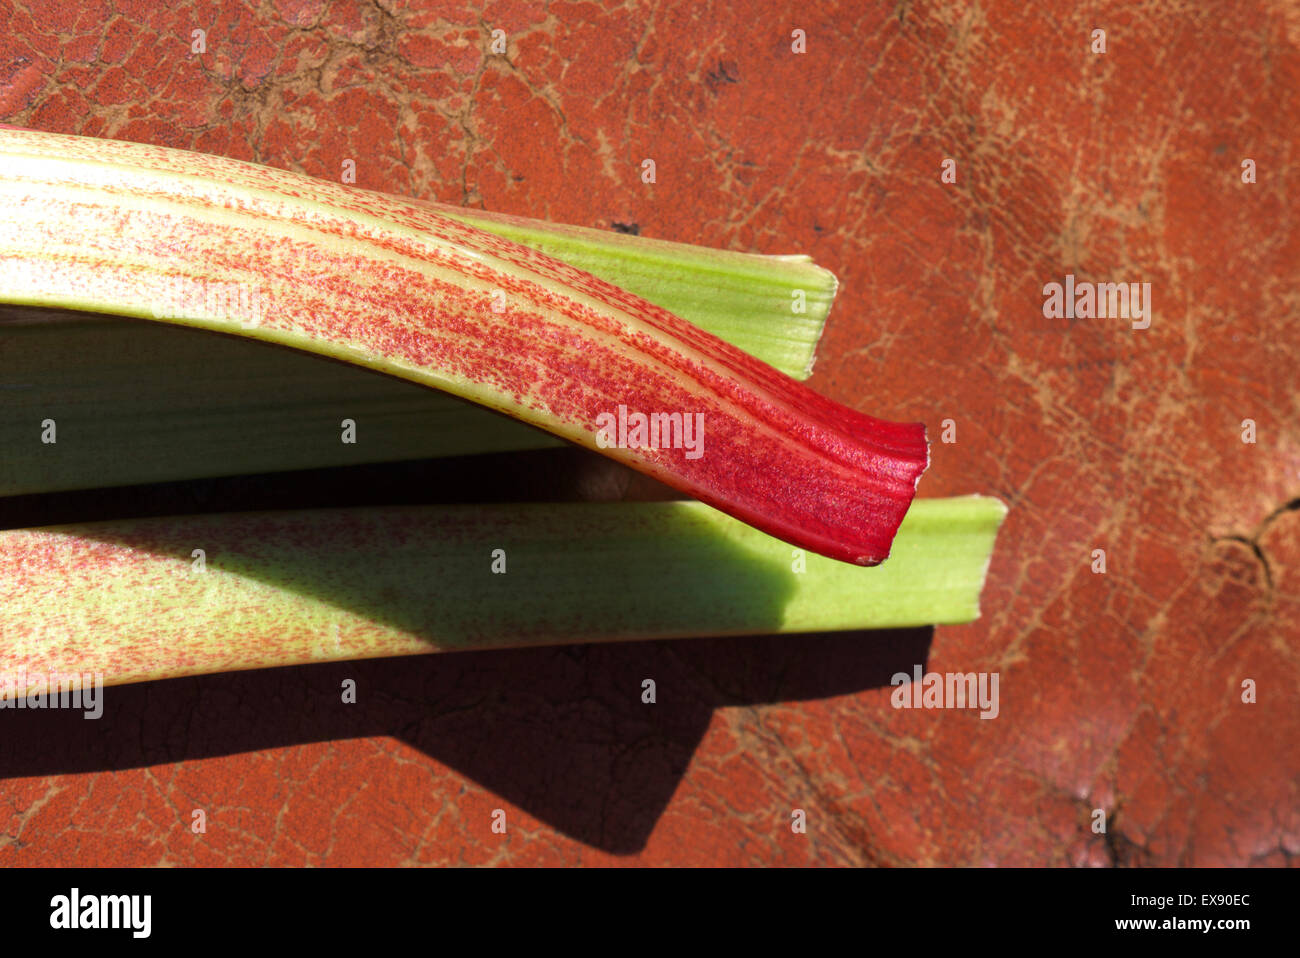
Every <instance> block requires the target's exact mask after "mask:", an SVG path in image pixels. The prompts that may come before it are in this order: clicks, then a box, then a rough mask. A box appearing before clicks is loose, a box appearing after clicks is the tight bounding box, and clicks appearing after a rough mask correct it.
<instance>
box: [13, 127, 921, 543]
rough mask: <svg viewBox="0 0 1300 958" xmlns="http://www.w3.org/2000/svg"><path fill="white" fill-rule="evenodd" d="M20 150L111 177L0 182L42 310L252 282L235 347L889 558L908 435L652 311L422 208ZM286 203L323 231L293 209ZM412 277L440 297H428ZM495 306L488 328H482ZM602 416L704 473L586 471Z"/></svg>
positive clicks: (914, 430)
mask: <svg viewBox="0 0 1300 958" xmlns="http://www.w3.org/2000/svg"><path fill="white" fill-rule="evenodd" d="M30 143H35V144H36V148H38V149H52V148H57V151H58V152H57V154H55V155H57V156H59V157H75V158H77V159H81V160H86V161H91V162H95V163H101V162H106V161H111V162H115V163H118V164H125V166H124V167H123V169H124V172H123V173H122V175H121V176H119V177H116V178H115V179H114V181H113V182H112V183H109V184H107V185H105V184H97V185H96V186H95V187H94V188H93V191H92V192H90V193H86V192H70V191H69V190H68V189H67V187H69V186H75V184H76V182H79V181H80V176H81V171H80V170H79V169H67V168H63V167H60V166H57V165H54V166H51V167H50V172H49V174H48V175H46V174H44V173H33V172H32V171H30V170H28V171H26V172H24V171H22V170H18V171H12V172H11V171H0V184H2V183H3V181H4V180H6V179H7V180H10V181H11V182H13V181H21V186H22V188H23V189H28V190H30V191H31V197H32V198H33V202H30V203H25V204H24V209H23V211H22V212H23V216H22V218H21V219H20V220H18V223H17V232H18V234H19V235H18V236H17V237H16V238H14V239H13V240H12V242H14V243H16V244H19V245H21V246H24V247H26V248H27V249H28V250H30V251H31V252H30V255H31V256H32V258H33V259H35V260H37V261H42V260H45V259H50V260H52V261H55V262H60V263H62V264H63V265H64V266H65V267H66V270H67V272H65V273H58V274H56V276H55V277H54V278H51V279H49V280H43V282H46V283H47V284H48V285H47V286H46V287H43V288H42V290H41V291H42V292H45V291H46V290H47V289H53V290H54V291H55V293H56V294H57V293H58V292H59V291H60V290H63V291H67V292H69V293H73V292H79V291H80V290H82V289H83V288H85V287H86V286H87V285H93V286H94V288H97V289H102V288H105V287H107V286H111V285H112V284H113V283H116V284H117V289H116V292H114V293H113V294H112V295H110V296H109V297H108V299H107V300H106V301H103V302H100V303H99V304H98V305H99V306H100V307H101V308H104V309H106V310H109V311H112V310H114V309H118V310H120V311H124V312H132V311H133V309H134V311H136V312H138V311H139V307H138V305H137V304H138V302H139V300H140V297H141V296H147V295H148V294H149V292H150V290H153V291H154V292H156V291H158V290H159V289H161V286H160V285H159V284H161V283H163V282H164V281H165V279H166V277H168V276H171V277H175V276H187V277H192V278H193V279H195V280H196V281H203V280H205V279H207V280H209V281H213V282H228V281H232V280H233V279H235V278H240V279H241V281H247V278H248V277H249V276H250V275H251V276H252V277H255V280H254V281H255V282H256V283H257V284H258V285H259V286H260V289H261V292H262V295H263V296H264V297H265V299H266V301H267V302H268V303H269V304H270V308H269V310H268V313H267V316H266V317H265V319H264V321H263V322H262V323H261V324H260V326H259V327H258V328H257V330H256V331H252V332H250V331H246V330H245V331H243V332H245V334H248V335H254V336H257V337H259V338H268V339H273V340H277V341H281V342H288V343H289V344H290V345H295V346H299V347H308V348H320V347H324V348H326V349H330V350H333V351H334V352H335V354H340V352H341V354H342V358H350V359H352V360H353V361H359V362H363V363H364V362H365V360H366V358H367V357H375V356H378V357H382V359H383V360H384V361H386V362H388V363H391V364H393V365H394V366H395V367H396V368H390V369H388V370H387V371H390V372H394V373H395V374H397V375H406V376H407V377H408V378H413V379H416V380H417V381H424V382H426V383H427V384H430V385H438V386H447V387H448V388H450V389H451V390H452V391H458V390H457V388H456V387H457V386H458V385H459V386H469V387H471V388H472V387H479V388H487V389H488V390H490V395H488V396H486V397H485V396H482V395H480V396H476V397H471V398H475V399H476V401H481V402H483V403H484V404H485V405H489V406H491V407H492V408H495V409H498V410H499V411H501V412H504V413H506V414H508V415H511V416H514V417H516V418H519V419H522V420H524V421H526V422H530V423H532V424H534V425H537V426H540V427H542V428H546V429H548V430H550V431H553V432H556V433H557V434H559V435H562V436H564V437H565V438H568V439H571V440H574V441H577V442H580V443H582V444H584V445H586V446H588V447H590V448H592V449H596V450H597V451H600V452H602V453H604V454H606V455H608V456H610V457H611V458H614V459H617V460H620V461H623V462H625V463H627V464H629V465H632V466H633V467H635V468H637V469H639V470H641V471H643V472H645V473H647V474H649V475H651V476H654V477H656V478H658V479H660V480H662V481H663V482H666V483H668V484H669V485H671V486H673V487H675V488H677V489H679V490H681V491H682V492H685V493H688V494H690V495H692V496H695V497H696V498H698V499H700V500H702V501H704V502H707V503H709V504H711V505H713V506H715V507H717V508H719V509H721V510H722V511H724V512H727V513H729V514H731V515H733V516H735V517H737V518H739V519H741V520H743V521H745V522H747V523H749V524H751V525H753V526H755V527H757V528H759V529H762V530H763V531H765V532H767V533H769V534H771V535H773V536H776V537H778V538H781V539H784V540H786V541H788V542H790V543H792V544H793V545H796V546H799V547H802V548H806V549H809V550H811V551H814V552H817V553H820V554H823V555H827V556H830V557H832V558H836V559H840V560H843V561H848V562H853V563H857V564H860V565H874V564H877V563H879V562H880V561H882V560H884V559H885V558H886V557H887V556H888V554H889V548H890V544H891V542H892V541H893V537H894V535H895V533H896V532H897V529H898V525H899V523H900V522H901V521H902V518H903V516H904V514H905V513H906V511H907V508H908V506H909V505H910V504H911V500H912V498H913V496H914V494H915V490H916V483H917V481H918V480H919V478H920V476H921V474H922V472H924V470H925V468H926V466H927V464H928V448H927V444H926V439H925V429H924V426H923V425H922V424H920V423H893V422H888V421H885V420H881V419H876V418H874V417H871V416H867V415H865V414H863V413H859V412H857V411H855V410H853V409H850V408H849V407H847V406H843V405H840V404H838V403H835V402H832V401H830V400H828V399H826V398H824V397H822V396H820V395H818V394H817V393H815V392H813V391H812V390H810V389H808V388H807V387H806V386H804V385H802V384H801V383H799V382H797V381H795V380H793V379H791V378H790V377H788V376H786V375H784V374H783V373H780V372H779V371H777V370H775V369H773V368H772V367H770V366H768V365H767V364H765V363H762V362H760V361H758V360H756V359H754V358H753V357H751V356H749V355H748V354H746V353H744V352H742V351H741V350H739V349H737V348H735V347H733V346H731V345H730V344H728V343H726V342H724V341H723V340H721V339H718V338H717V337H715V336H712V335H711V334H708V333H706V332H704V331H702V330H700V329H698V328H697V327H695V326H692V325H691V324H689V323H687V322H685V321H684V320H682V319H680V318H679V317H677V316H675V315H673V314H672V313H669V312H668V311H666V310H664V309H662V308H660V307H657V306H654V305H652V304H650V303H648V302H646V301H645V300H642V299H640V298H639V297H636V296H634V295H632V294H630V293H628V292H626V291H624V290H622V289H619V288H618V287H615V286H613V285H611V284H609V283H607V282H605V281H603V280H600V279H598V278H596V277H594V276H592V275H591V274H589V273H585V272H582V271H580V270H577V269H575V268H573V267H571V266H568V265H566V264H564V263H562V262H560V261H558V260H555V259H553V258H551V257H548V256H546V255H544V254H542V253H540V252H537V251H536V250H533V249H530V248H528V247H524V246H521V245H519V244H516V243H513V242H510V241H509V240H506V239H503V238H501V237H498V236H496V235H494V234H490V233H487V232H484V231H482V230H478V229H476V228H474V227H471V226H467V225H464V224H461V223H457V222H455V221H453V220H450V219H447V218H446V217H444V216H441V215H440V214H438V213H437V212H435V211H434V210H432V209H429V208H428V207H424V206H420V205H416V204H412V203H408V202H406V201H403V200H400V199H396V198H393V197H386V196H382V195H380V194H376V193H370V192H367V191H362V190H357V189H352V188H348V187H345V186H341V185H337V184H332V183H328V182H324V181H319V180H312V179H309V178H306V177H302V176H297V175H296V174H288V173H283V172H280V171H273V170H269V169H267V168H263V167H256V166H252V165H250V164H244V163H238V162H236V161H231V160H226V159H222V158H218V157H208V156H203V155H200V154H193V153H188V152H183V151H176V150H167V149H163V148H158V147H146V146H141V145H137V144H122V143H107V142H97V141H94V140H89V139H83V138H74V137H62V136H54V135H50V134H32V133H24V132H16V133H9V132H6V133H3V134H0V151H5V150H13V151H15V152H18V151H22V150H23V149H24V148H26V147H27V144H30ZM156 173H164V174H175V173H181V174H186V175H188V176H190V177H193V179H190V180H187V181H179V180H176V179H175V178H174V177H170V178H169V177H161V178H160V177H158V176H157V175H155V174H156ZM15 195H16V194H11V195H10V197H9V202H11V203H14V202H18V200H16V199H15ZM300 198H308V199H310V200H312V201H313V202H315V203H319V204H322V206H323V207H324V208H325V209H324V211H322V210H321V209H318V208H312V207H303V206H300V205H294V203H293V202H292V201H293V200H296V199H300ZM285 200H289V201H290V202H285ZM145 203H147V204H150V205H148V206H145V205H142V204H145ZM159 203H161V204H162V206H161V207H159V206H158V204H159ZM223 208H224V209H233V210H235V211H237V213H238V214H239V219H238V220H237V222H234V223H231V222H221V223H213V222H210V221H208V220H207V219H206V217H208V216H210V215H211V213H212V211H213V210H221V209H223ZM357 217H361V219H357ZM286 224H288V225H292V226H293V227H295V228H297V229H306V230H308V231H309V232H310V234H311V235H310V238H309V241H307V242H304V241H303V238H302V236H301V234H297V233H295V234H294V235H291V236H286V235H283V234H282V232H281V231H282V229H283V227H284V226H285V225H286ZM74 226H75V228H73V227H74ZM409 230H414V231H416V232H414V233H412V232H409ZM431 240H432V242H431ZM145 266H147V267H149V268H148V269H142V267H145ZM430 266H432V267H435V268H443V269H450V270H451V271H452V273H453V274H454V275H453V276H452V277H441V278H440V277H437V276H430V275H429V274H428V273H427V272H426V271H425V269H424V268H426V267H430ZM372 283H373V284H375V285H373V286H372V285H370V284H372ZM497 289H499V290H502V291H503V292H504V293H505V309H504V312H502V313H496V312H494V311H493V309H492V306H493V300H492V297H491V293H492V291H493V290H497ZM133 299H134V300H135V301H136V302H135V303H133V302H132V300H133ZM190 318H192V317H187V319H190ZM202 324H203V325H209V326H212V327H213V328H219V329H224V330H226V331H230V332H240V331H241V330H240V329H239V328H238V326H234V325H232V324H228V323H227V324H224V325H223V324H220V323H216V322H212V321H206V322H202ZM619 405H625V406H626V407H627V408H628V409H629V410H631V411H639V412H643V413H651V412H680V413H683V414H691V413H703V414H704V423H705V437H704V454H703V455H702V456H701V457H700V458H697V459H689V458H687V457H686V455H685V451H684V450H682V449H671V448H667V449H639V450H631V449H600V448H599V446H598V445H597V442H596V432H597V426H596V423H597V417H598V416H600V415H601V414H602V413H609V412H613V411H614V410H615V409H616V408H617V407H618V406H619Z"/></svg>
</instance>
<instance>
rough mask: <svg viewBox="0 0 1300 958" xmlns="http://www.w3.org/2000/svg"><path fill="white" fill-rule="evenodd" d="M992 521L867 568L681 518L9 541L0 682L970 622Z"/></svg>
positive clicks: (954, 513)
mask: <svg viewBox="0 0 1300 958" xmlns="http://www.w3.org/2000/svg"><path fill="white" fill-rule="evenodd" d="M1005 513H1006V507H1005V506H1004V505H1003V504H1002V503H1001V502H999V501H998V500H997V499H991V498H983V497H979V496H966V497H962V498H955V499H931V500H917V501H915V502H914V503H913V505H912V507H911V510H910V511H909V512H908V514H907V517H906V518H905V519H904V520H903V523H902V527H901V528H900V530H899V532H898V535H897V538H896V539H895V542H894V547H893V551H892V554H891V556H890V558H889V559H888V561H886V562H885V563H883V564H882V565H879V566H876V567H873V568H862V567H858V566H852V565H849V564H847V563H843V562H837V561H835V560H832V559H826V558H822V557H821V556H817V555H813V554H811V553H805V552H801V551H799V550H794V549H792V548H791V547H790V546H789V545H787V544H785V543H783V542H780V541H779V540H776V539H773V538H771V537H770V536H767V535H764V534H763V533H761V532H758V531H757V530H755V529H753V528H751V527H749V526H746V525H745V524H743V523H741V522H738V521H737V520H735V519H732V518H730V517H728V516H726V515H724V514H722V513H720V512H717V511H716V510H714V509H711V508H709V507H708V506H705V505H703V504H701V503H698V502H659V503H606V504H566V505H512V506H455V507H401V508H380V509H337V510H322V511H303V512H285V513H275V512H267V513H246V514H226V515H205V516H185V517H178V518H167V519H144V520H131V521H116V522H102V523H91V524H85V525H78V526H66V527H56V528H48V529H28V530H10V531H5V532H0V672H3V673H8V674H13V673H16V672H26V673H31V674H48V673H50V672H82V673H102V674H103V680H104V682H105V683H106V684H110V685H111V684H121V683H126V682H134V681H141V680H145V679H154V678H165V677H173V676H179V675H193V674H202V673H210V672H221V671H232V670H238V669H250V668H261V667H269V666H277V665H294V664H303V663H308V662H323V661H339V660H347V659H358V658H373V657H378V656H389V655H405V654H415V653H420V652H432V651H440V650H464V649H488V648H503V647H512V646H529V645H546V644H567V643H577V642H597V641H616V640H626V639H651V638H677V637H688V636H712V635H744V634H770V633H790V632H805V631H829V630H843V629H868V628H886V627H901V626H917V625H926V624H931V623H960V622H969V621H971V620H972V619H974V618H976V617H977V616H978V615H979V596H980V590H981V588H982V587H983V583H984V577H985V573H986V571H987V569H988V565H989V560H990V557H991V555H992V551H993V543H994V539H995V537H996V534H997V529H998V526H999V525H1000V523H1001V521H1002V518H1003V516H1004V515H1005ZM195 550H203V553H202V562H201V565H202V571H200V570H199V565H200V559H199V557H198V554H197V553H196V551H195ZM497 550H499V551H497Z"/></svg>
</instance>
